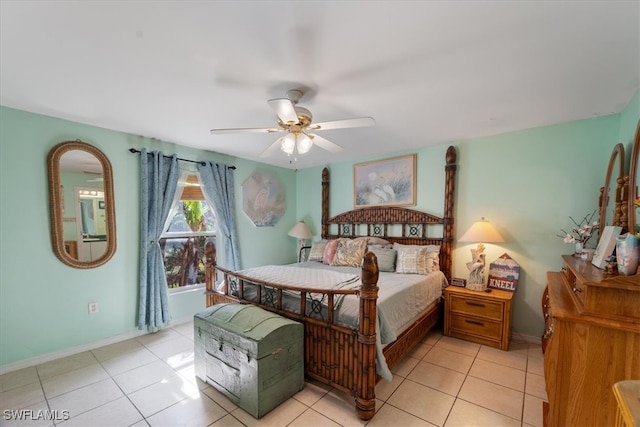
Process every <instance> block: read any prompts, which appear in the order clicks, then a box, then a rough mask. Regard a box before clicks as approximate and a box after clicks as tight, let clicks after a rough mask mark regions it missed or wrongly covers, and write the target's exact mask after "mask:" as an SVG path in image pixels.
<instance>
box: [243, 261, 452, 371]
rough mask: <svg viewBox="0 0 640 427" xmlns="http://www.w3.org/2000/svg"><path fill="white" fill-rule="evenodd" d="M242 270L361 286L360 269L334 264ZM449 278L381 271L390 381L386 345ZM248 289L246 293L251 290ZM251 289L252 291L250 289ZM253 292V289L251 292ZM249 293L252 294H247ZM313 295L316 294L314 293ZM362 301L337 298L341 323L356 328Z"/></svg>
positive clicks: (292, 280)
mask: <svg viewBox="0 0 640 427" xmlns="http://www.w3.org/2000/svg"><path fill="white" fill-rule="evenodd" d="M238 273H240V274H242V275H244V276H247V277H252V278H254V279H259V280H263V281H268V282H272V283H279V284H283V285H289V286H296V287H308V288H315V289H357V288H359V287H360V286H361V282H360V273H361V270H360V269H359V268H353V267H333V266H327V265H324V264H322V263H320V262H304V263H299V264H289V265H284V266H282V265H280V266H273V265H272V266H264V267H256V268H251V269H247V270H242V271H239V272H238ZM444 286H446V278H445V276H444V274H443V273H442V272H440V271H437V272H434V273H430V274H428V275H418V274H397V273H388V272H381V273H380V276H379V279H378V301H377V310H378V324H377V329H376V330H377V332H378V333H377V340H376V341H377V350H378V363H377V373H378V375H380V376H381V377H383V378H385V379H386V380H387V381H390V380H391V372H389V369H388V367H387V365H386V362H385V361H384V358H383V357H382V348H383V346H384V345H385V344H389V343H392V342H393V341H395V340H396V339H397V337H398V335H400V334H401V333H402V332H403V331H404V330H406V329H407V328H408V327H409V326H411V325H412V324H413V322H414V321H415V319H416V318H417V317H418V316H419V315H420V314H422V313H424V311H425V310H426V309H427V308H428V307H429V306H430V305H431V304H432V303H433V302H434V301H436V300H437V299H438V298H440V297H441V295H442V289H443V287H444ZM247 291H248V290H247V289H246V288H245V293H247ZM249 292H250V291H249ZM250 293H251V292H250ZM245 296H249V295H245ZM311 297H313V296H311ZM358 311H359V301H358V298H357V297H355V296H353V295H347V296H345V297H344V298H343V299H339V300H336V312H335V313H336V318H337V323H339V324H342V325H345V326H348V327H354V326H356V325H357V323H358V315H359V313H358Z"/></svg>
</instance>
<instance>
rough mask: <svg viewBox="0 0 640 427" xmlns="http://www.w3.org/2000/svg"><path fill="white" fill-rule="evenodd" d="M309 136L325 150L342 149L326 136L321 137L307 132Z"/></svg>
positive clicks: (335, 150) (337, 150)
mask: <svg viewBox="0 0 640 427" xmlns="http://www.w3.org/2000/svg"><path fill="white" fill-rule="evenodd" d="M308 136H309V138H311V140H312V141H313V143H314V144H316V145H317V146H318V147H320V148H322V149H324V150H327V151H328V152H330V153H339V152H340V151H342V147H340V146H339V145H338V144H336V143H335V142H331V141H329V140H328V139H326V138H323V137H321V136H319V135H314V134H308Z"/></svg>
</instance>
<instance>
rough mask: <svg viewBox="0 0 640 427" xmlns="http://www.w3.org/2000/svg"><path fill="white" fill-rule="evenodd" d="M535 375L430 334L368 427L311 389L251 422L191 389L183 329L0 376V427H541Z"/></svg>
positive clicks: (336, 395)
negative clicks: (52, 417) (53, 417)
mask: <svg viewBox="0 0 640 427" xmlns="http://www.w3.org/2000/svg"><path fill="white" fill-rule="evenodd" d="M542 365H543V363H542V353H541V350H540V346H539V345H532V344H526V343H520V342H512V343H511V348H510V350H509V351H508V352H505V351H500V350H496V349H493V348H490V347H486V346H482V345H479V344H474V343H470V342H466V341H462V340H458V339H455V338H450V337H445V336H442V333H441V332H439V331H434V332H431V333H430V334H429V335H428V336H427V337H426V338H425V339H424V340H423V342H422V343H421V344H420V345H419V346H418V347H416V348H415V349H414V350H413V352H412V353H411V354H410V355H409V356H408V357H407V358H406V359H405V360H403V362H402V363H401V364H400V365H399V366H397V367H396V368H395V369H394V370H393V371H394V377H393V381H391V382H390V383H387V382H384V381H381V382H380V383H379V384H378V385H377V387H376V398H377V405H376V409H377V413H376V416H375V417H374V418H373V419H372V420H370V421H369V422H364V421H361V420H359V419H358V418H357V417H356V415H355V410H354V405H353V399H352V398H351V397H350V396H347V395H346V394H344V393H342V392H339V391H337V390H335V389H332V388H331V387H328V386H325V385H323V384H320V383H316V382H307V383H306V385H305V388H304V389H303V390H302V391H300V392H299V393H298V394H296V395H295V396H293V397H292V398H290V399H289V400H287V401H286V402H284V403H283V404H282V405H280V406H278V407H277V408H275V409H274V410H272V411H271V412H269V413H268V414H267V415H266V416H264V417H263V418H261V419H259V420H257V419H254V418H253V417H252V416H251V415H249V414H248V413H246V412H245V411H243V410H242V409H241V408H239V407H237V406H236V405H235V404H233V402H231V401H230V400H229V399H227V398H226V397H224V396H223V395H222V394H220V393H219V392H218V391H217V390H215V389H214V388H212V387H210V386H208V385H207V384H205V383H203V382H201V381H200V380H198V379H196V377H195V374H194V366H193V324H192V323H186V324H181V325H177V326H174V327H172V328H169V329H166V330H164V331H162V332H159V333H156V334H150V335H144V336H141V337H138V338H136V339H130V340H127V341H123V342H119V343H116V344H112V345H109V346H106V347H102V348H98V349H95V350H92V351H87V352H84V353H80V354H76V355H73V356H69V357H65V358H62V359H58V360H54V361H51V362H47V363H44V364H42V365H39V366H34V367H30V368H25V369H21V370H19V371H14V372H10V373H7V374H5V375H2V376H0V407H1V409H2V416H0V426H53V425H56V426H58V425H59V426H63V427H70V426H82V427H92V426H115V427H120V426H135V427H142V426H186V425H189V426H234V427H235V426H290V427H298V426H300V427H303V426H304V427H315V426H363V425H367V426H372V427H378V426H434V425H435V426H491V427H495V426H541V425H542V401H543V400H546V393H545V389H544V377H543V372H542ZM19 410H25V411H19ZM12 411H19V412H12ZM28 411H31V412H28ZM55 411H57V412H55ZM12 414H13V415H12ZM45 414H57V415H58V417H57V418H59V420H54V421H47V420H45V419H43V418H45ZM67 414H68V416H67ZM17 415H22V416H23V417H30V418H40V419H36V420H29V421H26V420H22V421H18V420H15V419H11V418H12V416H17ZM63 418H68V419H66V420H62V419H63Z"/></svg>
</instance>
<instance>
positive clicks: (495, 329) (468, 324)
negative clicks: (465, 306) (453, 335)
mask: <svg viewBox="0 0 640 427" xmlns="http://www.w3.org/2000/svg"><path fill="white" fill-rule="evenodd" d="M451 330H452V331H460V332H464V333H467V334H472V335H480V336H483V337H485V338H490V339H495V340H497V341H499V340H501V339H502V323H499V322H491V321H488V320H483V319H478V318H475V317H474V318H471V317H466V316H459V315H452V316H451Z"/></svg>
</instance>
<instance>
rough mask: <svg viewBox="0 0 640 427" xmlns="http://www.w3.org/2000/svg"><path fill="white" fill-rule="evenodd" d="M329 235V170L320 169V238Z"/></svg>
mask: <svg viewBox="0 0 640 427" xmlns="http://www.w3.org/2000/svg"><path fill="white" fill-rule="evenodd" d="M328 235H329V169H327V168H324V169H322V238H323V239H325V238H326V236H328Z"/></svg>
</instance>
